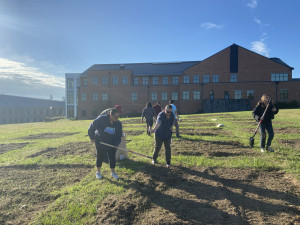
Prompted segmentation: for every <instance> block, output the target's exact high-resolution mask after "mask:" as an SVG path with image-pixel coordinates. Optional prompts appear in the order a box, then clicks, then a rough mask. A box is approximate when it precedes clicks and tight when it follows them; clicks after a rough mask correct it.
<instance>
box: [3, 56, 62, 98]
mask: <svg viewBox="0 0 300 225" xmlns="http://www.w3.org/2000/svg"><path fill="white" fill-rule="evenodd" d="M64 88H65V79H64V78H61V77H57V76H54V75H51V74H48V73H45V72H42V71H41V70H40V69H38V68H35V67H30V66H27V64H26V63H22V62H18V61H13V60H9V59H5V58H0V91H1V93H4V94H9V95H21V96H30V97H33V96H35V97H37V98H48V96H50V94H53V96H55V98H57V99H61V98H62V96H64Z"/></svg>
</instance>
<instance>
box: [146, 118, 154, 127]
mask: <svg viewBox="0 0 300 225" xmlns="http://www.w3.org/2000/svg"><path fill="white" fill-rule="evenodd" d="M146 124H147V126H149V127H152V126H153V119H152V120H146Z"/></svg>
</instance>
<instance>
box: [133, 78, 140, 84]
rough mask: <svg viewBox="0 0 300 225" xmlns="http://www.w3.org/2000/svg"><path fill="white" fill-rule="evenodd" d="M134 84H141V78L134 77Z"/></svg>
mask: <svg viewBox="0 0 300 225" xmlns="http://www.w3.org/2000/svg"><path fill="white" fill-rule="evenodd" d="M133 85H139V78H138V77H134V78H133Z"/></svg>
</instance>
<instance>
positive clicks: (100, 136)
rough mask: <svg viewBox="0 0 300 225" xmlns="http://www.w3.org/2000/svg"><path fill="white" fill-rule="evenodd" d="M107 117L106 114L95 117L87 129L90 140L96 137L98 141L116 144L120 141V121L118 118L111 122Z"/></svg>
mask: <svg viewBox="0 0 300 225" xmlns="http://www.w3.org/2000/svg"><path fill="white" fill-rule="evenodd" d="M109 118H110V117H109V114H108V115H103V116H99V117H98V118H97V119H95V120H94V121H93V122H92V123H91V125H90V127H89V129H88V134H89V137H90V139H91V140H94V139H96V141H98V142H104V143H107V144H110V145H114V146H118V145H119V144H120V143H121V137H122V123H121V122H120V121H119V120H118V121H116V122H114V123H112V124H111V123H110V119H109Z"/></svg>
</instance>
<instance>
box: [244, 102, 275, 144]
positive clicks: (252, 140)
mask: <svg viewBox="0 0 300 225" xmlns="http://www.w3.org/2000/svg"><path fill="white" fill-rule="evenodd" d="M271 100H272V99H271V98H270V100H269V102H268V105H267V107H266V109H265V111H264V113H263V115H262V116H261V118H262V119H261V120H260V121H259V123H258V125H257V127H256V129H255V132H254V134H253V136H252V137H250V139H249V145H250V148H252V147H253V146H254V136H255V135H256V133H257V131H258V128H259V126H260V124H261V123H262V121H263V120H264V118H265V114H266V112H267V110H268V108H269V105H270V102H271Z"/></svg>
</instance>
